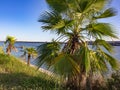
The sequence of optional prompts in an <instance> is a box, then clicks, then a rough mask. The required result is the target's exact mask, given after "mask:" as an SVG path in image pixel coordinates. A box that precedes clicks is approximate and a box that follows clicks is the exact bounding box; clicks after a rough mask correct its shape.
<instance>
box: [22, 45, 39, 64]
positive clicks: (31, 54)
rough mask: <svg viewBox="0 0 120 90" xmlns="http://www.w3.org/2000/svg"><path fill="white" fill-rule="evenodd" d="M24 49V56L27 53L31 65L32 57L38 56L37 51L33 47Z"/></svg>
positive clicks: (28, 62)
mask: <svg viewBox="0 0 120 90" xmlns="http://www.w3.org/2000/svg"><path fill="white" fill-rule="evenodd" d="M23 49H24V50H22V51H23V52H24V54H23V55H22V56H26V55H27V64H28V65H30V59H31V58H33V57H35V56H37V51H36V49H35V48H33V47H29V48H23Z"/></svg>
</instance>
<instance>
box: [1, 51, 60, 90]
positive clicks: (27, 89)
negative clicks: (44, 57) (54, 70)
mask: <svg viewBox="0 0 120 90" xmlns="http://www.w3.org/2000/svg"><path fill="white" fill-rule="evenodd" d="M57 81H59V79H58V78H57V77H53V76H49V75H47V74H45V73H42V72H40V71H38V70H36V68H33V67H29V66H27V65H26V64H25V63H22V62H20V60H19V59H17V58H15V57H13V56H9V55H5V54H2V53H1V54H0V90H3V89H4V90H11V89H12V90H33V89H34V90H54V89H55V90H56V89H57V88H58V87H59V85H58V83H57Z"/></svg>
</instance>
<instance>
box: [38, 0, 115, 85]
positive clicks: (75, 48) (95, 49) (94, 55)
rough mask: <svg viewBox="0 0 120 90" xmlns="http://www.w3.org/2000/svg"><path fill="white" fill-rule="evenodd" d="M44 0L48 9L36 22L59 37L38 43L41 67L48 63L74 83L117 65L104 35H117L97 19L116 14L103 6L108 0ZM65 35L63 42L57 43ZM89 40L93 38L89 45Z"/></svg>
mask: <svg viewBox="0 0 120 90" xmlns="http://www.w3.org/2000/svg"><path fill="white" fill-rule="evenodd" d="M46 1H47V3H48V5H49V6H50V10H51V12H46V13H45V14H44V15H43V16H41V18H40V19H39V22H41V23H43V26H42V28H43V29H44V30H47V31H51V32H55V33H56V34H57V35H59V36H60V38H58V39H56V40H55V41H52V42H51V43H45V44H42V45H40V47H39V48H38V52H39V57H38V58H37V59H38V61H39V62H38V64H39V65H40V66H41V65H46V66H48V69H52V71H54V72H56V73H57V74H60V75H61V76H64V77H65V78H68V82H70V83H71V84H72V83H74V85H76V84H75V82H76V83H81V82H82V79H81V78H80V77H82V76H84V77H86V78H87V77H89V75H91V73H92V75H93V73H94V72H100V73H101V74H102V73H103V72H106V71H107V70H108V69H109V68H108V66H109V65H110V66H111V68H112V69H116V68H117V62H116V59H115V58H113V57H112V56H110V54H109V53H111V52H112V46H111V45H110V44H109V43H107V42H106V41H105V40H104V37H110V38H117V36H116V34H115V31H114V30H113V29H112V28H111V26H110V24H108V23H102V22H99V19H101V18H108V17H112V16H114V15H115V14H116V12H115V11H114V9H112V8H105V5H106V4H107V0H46ZM64 37H65V43H64V44H60V43H59V42H60V40H62V38H63V40H64ZM88 40H89V41H93V45H92V47H90V46H89V45H88V42H87V41H88ZM60 46H61V47H60ZM104 49H105V50H106V51H107V53H106V52H105V51H104ZM71 77H72V78H71ZM86 80H87V79H85V80H84V82H85V81H86ZM72 85H73V84H72ZM79 85H80V84H79ZM83 86H85V85H83ZM76 87H78V86H76Z"/></svg>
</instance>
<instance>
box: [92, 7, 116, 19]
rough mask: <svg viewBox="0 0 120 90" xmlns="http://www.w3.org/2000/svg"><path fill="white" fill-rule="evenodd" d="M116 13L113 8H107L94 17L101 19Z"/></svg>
mask: <svg viewBox="0 0 120 90" xmlns="http://www.w3.org/2000/svg"><path fill="white" fill-rule="evenodd" d="M115 15H116V11H115V10H114V9H113V8H109V9H107V10H105V11H104V12H103V13H101V14H100V15H98V16H96V17H94V18H95V19H101V18H108V17H112V16H115Z"/></svg>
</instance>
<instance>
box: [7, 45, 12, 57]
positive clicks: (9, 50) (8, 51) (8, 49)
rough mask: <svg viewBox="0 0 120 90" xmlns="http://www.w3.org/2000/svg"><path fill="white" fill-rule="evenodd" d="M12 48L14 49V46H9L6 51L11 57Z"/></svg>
mask: <svg viewBox="0 0 120 90" xmlns="http://www.w3.org/2000/svg"><path fill="white" fill-rule="evenodd" d="M11 47H12V45H10V44H9V45H8V47H7V49H6V53H7V54H8V55H10V54H11Z"/></svg>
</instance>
